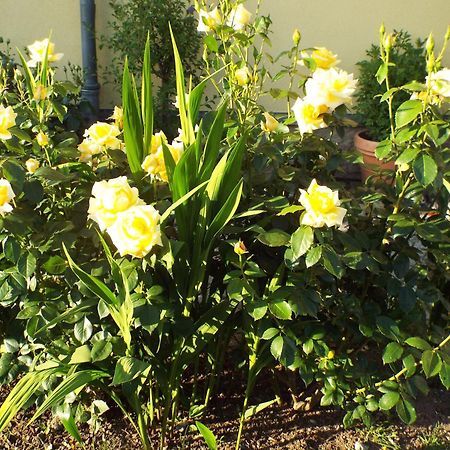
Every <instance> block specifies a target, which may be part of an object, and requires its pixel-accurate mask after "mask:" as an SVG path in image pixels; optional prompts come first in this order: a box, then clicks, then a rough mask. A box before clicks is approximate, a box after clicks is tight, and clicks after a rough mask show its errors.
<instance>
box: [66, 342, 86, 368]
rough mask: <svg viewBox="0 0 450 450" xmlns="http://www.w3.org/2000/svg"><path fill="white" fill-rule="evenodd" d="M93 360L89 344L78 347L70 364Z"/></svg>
mask: <svg viewBox="0 0 450 450" xmlns="http://www.w3.org/2000/svg"><path fill="white" fill-rule="evenodd" d="M87 362H91V350H90V348H89V346H88V345H82V346H81V347H77V348H76V349H75V351H74V352H73V353H72V356H71V357H70V362H69V364H82V363H87Z"/></svg>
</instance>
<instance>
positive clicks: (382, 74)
mask: <svg viewBox="0 0 450 450" xmlns="http://www.w3.org/2000/svg"><path fill="white" fill-rule="evenodd" d="M388 67H389V65H388V63H382V64H380V66H379V67H378V70H377V73H376V74H375V77H376V79H377V81H378V84H381V83H383V81H384V80H385V79H386V77H387V74H388Z"/></svg>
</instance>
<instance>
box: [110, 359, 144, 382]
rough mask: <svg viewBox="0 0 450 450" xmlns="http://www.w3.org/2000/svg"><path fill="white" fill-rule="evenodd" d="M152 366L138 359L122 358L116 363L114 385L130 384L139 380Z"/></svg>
mask: <svg viewBox="0 0 450 450" xmlns="http://www.w3.org/2000/svg"><path fill="white" fill-rule="evenodd" d="M149 367H150V364H148V363H146V362H144V361H141V360H140V359H137V358H131V357H129V356H122V357H121V358H119V360H118V361H117V363H116V368H115V370H114V378H113V381H112V384H113V385H117V384H123V383H128V382H129V381H131V380H134V379H135V378H137V377H138V376H139V375H140V374H141V373H142V372H144V371H146V370H147V369H148V368H149Z"/></svg>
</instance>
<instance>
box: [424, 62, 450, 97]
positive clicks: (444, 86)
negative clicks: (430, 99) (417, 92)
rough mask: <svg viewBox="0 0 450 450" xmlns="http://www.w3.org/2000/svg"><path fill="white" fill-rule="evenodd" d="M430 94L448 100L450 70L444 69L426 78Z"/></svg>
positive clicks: (449, 95) (449, 93)
mask: <svg viewBox="0 0 450 450" xmlns="http://www.w3.org/2000/svg"><path fill="white" fill-rule="evenodd" d="M426 80H427V84H428V85H429V86H430V89H431V92H432V93H433V94H435V95H439V96H440V97H443V98H444V99H447V100H450V69H447V68H444V69H441V70H439V71H438V72H434V73H432V74H431V75H430V76H427V78H426Z"/></svg>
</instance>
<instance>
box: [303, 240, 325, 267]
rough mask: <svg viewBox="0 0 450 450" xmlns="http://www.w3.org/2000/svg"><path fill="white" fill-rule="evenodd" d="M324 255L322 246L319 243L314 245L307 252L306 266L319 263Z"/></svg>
mask: <svg viewBox="0 0 450 450" xmlns="http://www.w3.org/2000/svg"><path fill="white" fill-rule="evenodd" d="M321 256H322V246H321V245H317V246H316V247H312V248H310V249H309V250H308V253H307V254H306V258H305V263H306V267H307V268H310V267H312V266H314V265H315V264H317V263H318V262H319V260H320V258H321Z"/></svg>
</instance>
